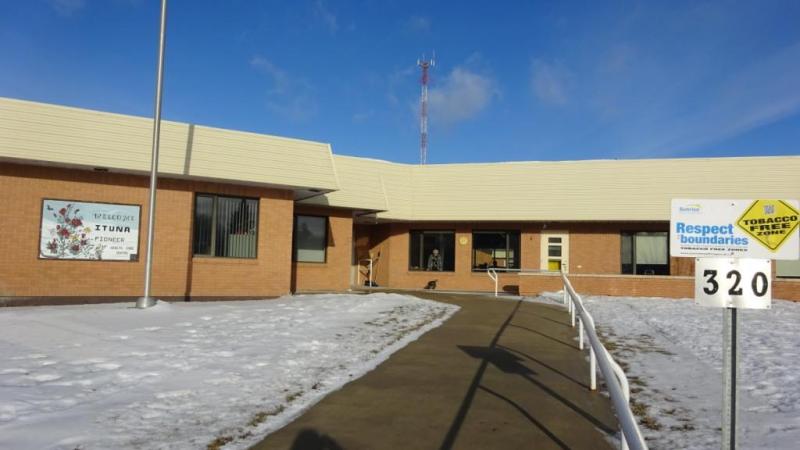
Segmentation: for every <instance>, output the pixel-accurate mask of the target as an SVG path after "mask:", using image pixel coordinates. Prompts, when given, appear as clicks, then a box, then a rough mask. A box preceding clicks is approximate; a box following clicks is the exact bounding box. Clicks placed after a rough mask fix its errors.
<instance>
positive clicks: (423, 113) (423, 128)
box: [417, 53, 436, 165]
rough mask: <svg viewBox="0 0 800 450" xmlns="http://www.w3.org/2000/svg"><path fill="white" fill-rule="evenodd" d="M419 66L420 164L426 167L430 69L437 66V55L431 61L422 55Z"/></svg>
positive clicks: (418, 61) (418, 62)
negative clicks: (420, 70)
mask: <svg viewBox="0 0 800 450" xmlns="http://www.w3.org/2000/svg"><path fill="white" fill-rule="evenodd" d="M417 65H418V66H419V67H420V69H422V77H421V78H420V80H419V81H420V84H422V95H421V96H420V100H419V103H420V106H419V163H420V164H421V165H424V164H426V163H427V161H428V79H429V78H428V69H430V68H431V67H433V66H435V65H436V54H435V53H434V55H433V58H431V59H429V60H425V55H422V59H421V60H420V59H418V60H417Z"/></svg>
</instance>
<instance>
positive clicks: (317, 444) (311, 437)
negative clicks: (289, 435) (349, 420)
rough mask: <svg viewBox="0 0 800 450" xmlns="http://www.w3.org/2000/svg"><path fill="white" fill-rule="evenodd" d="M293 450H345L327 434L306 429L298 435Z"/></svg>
mask: <svg viewBox="0 0 800 450" xmlns="http://www.w3.org/2000/svg"><path fill="white" fill-rule="evenodd" d="M291 450H344V448H342V447H341V446H340V445H339V444H338V443H337V442H336V441H335V440H333V439H332V438H331V437H330V436H328V435H327V434H322V433H320V432H318V431H317V430H313V429H311V428H306V429H304V430H302V431H300V433H298V434H297V438H296V439H295V440H294V442H293V443H292V448H291Z"/></svg>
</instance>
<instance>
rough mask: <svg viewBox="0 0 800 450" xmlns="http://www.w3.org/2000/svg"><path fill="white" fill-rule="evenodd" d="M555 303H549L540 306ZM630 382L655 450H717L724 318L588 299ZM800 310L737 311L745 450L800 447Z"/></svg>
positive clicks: (710, 311) (788, 305) (689, 309)
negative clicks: (799, 325)
mask: <svg viewBox="0 0 800 450" xmlns="http://www.w3.org/2000/svg"><path fill="white" fill-rule="evenodd" d="M542 299H545V300H550V301H552V300H557V301H558V302H559V303H560V299H561V294H560V293H559V294H545V295H544V296H543V297H540V298H539V299H538V300H542ZM583 300H584V304H585V306H586V309H587V310H588V311H589V312H590V313H591V314H592V316H593V317H594V319H595V322H596V324H597V327H598V331H599V332H600V334H601V336H602V338H603V340H604V341H605V342H606V346H607V348H608V349H609V351H611V353H612V354H613V356H614V358H615V359H616V360H617V361H619V362H620V365H622V366H623V367H624V368H625V372H626V373H627V375H628V378H629V379H630V381H631V390H632V392H633V394H632V400H633V402H632V405H633V409H634V412H636V413H638V415H640V422H643V426H642V432H643V433H644V434H645V436H646V438H647V439H648V442H649V445H650V448H651V449H653V450H658V449H678V448H680V449H717V448H719V445H720V444H719V442H720V439H721V428H720V427H721V425H720V424H721V415H722V309H718V308H706V307H700V306H697V305H695V304H694V302H693V300H690V299H683V300H673V299H665V298H631V297H592V296H587V297H584V298H583ZM798 324H800V303H793V302H787V301H782V300H773V303H772V309H771V310H740V312H739V326H740V328H739V330H740V334H739V339H740V341H739V342H740V346H741V347H740V348H741V354H740V368H739V377H740V379H739V395H740V408H739V414H740V416H739V426H740V428H739V430H740V432H739V439H740V445H739V448H741V449H764V448H769V449H776V450H777V449H795V448H798V442H800V328H798Z"/></svg>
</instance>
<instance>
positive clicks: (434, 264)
mask: <svg viewBox="0 0 800 450" xmlns="http://www.w3.org/2000/svg"><path fill="white" fill-rule="evenodd" d="M443 267H444V264H443V261H442V255H440V254H439V249H438V248H435V249H433V251H432V252H431V255H430V256H428V270H436V271H439V272H441V271H442V269H443Z"/></svg>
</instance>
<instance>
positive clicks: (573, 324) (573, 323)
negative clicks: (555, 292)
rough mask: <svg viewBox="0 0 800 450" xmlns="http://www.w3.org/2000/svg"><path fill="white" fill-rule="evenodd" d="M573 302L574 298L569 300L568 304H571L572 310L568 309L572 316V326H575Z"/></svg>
mask: <svg viewBox="0 0 800 450" xmlns="http://www.w3.org/2000/svg"><path fill="white" fill-rule="evenodd" d="M573 302H574V300H573V301H572V302H570V304H571V305H572V311H570V313H571V316H572V328H575V305H574V303H573Z"/></svg>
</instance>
